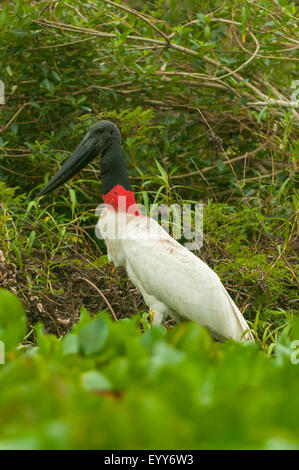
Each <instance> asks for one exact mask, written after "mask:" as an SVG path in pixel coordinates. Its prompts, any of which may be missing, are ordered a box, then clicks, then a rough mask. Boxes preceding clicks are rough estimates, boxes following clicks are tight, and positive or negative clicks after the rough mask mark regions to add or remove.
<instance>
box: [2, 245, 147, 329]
mask: <svg viewBox="0 0 299 470" xmlns="http://www.w3.org/2000/svg"><path fill="white" fill-rule="evenodd" d="M71 256H72V253H69V257H63V258H62V257H57V258H56V259H54V260H53V259H52V260H51V262H52V263H53V261H54V263H55V264H57V267H55V268H54V269H52V270H51V276H48V282H43V283H39V282H38V279H39V276H40V274H42V273H43V271H44V270H45V268H44V263H42V262H41V261H40V254H39V253H38V252H36V253H34V252H33V253H31V257H30V258H27V259H23V268H22V269H21V268H20V267H18V266H17V265H16V264H15V263H7V262H6V260H5V259H4V256H3V253H2V252H1V250H0V287H3V288H7V289H9V290H10V291H11V292H13V293H15V294H17V295H18V297H19V298H20V299H21V300H22V302H23V304H24V307H25V309H26V315H27V321H28V324H29V327H33V325H34V324H35V323H36V322H38V321H42V323H43V324H44V326H45V330H46V332H47V333H54V334H55V335H58V336H61V335H63V334H65V333H67V332H68V331H69V330H70V329H71V327H72V326H73V324H74V323H76V322H77V321H78V319H79V315H80V309H81V306H82V305H84V306H85V308H86V309H87V311H88V312H89V313H90V314H91V315H92V314H95V313H97V312H99V311H101V310H107V311H108V312H109V311H110V313H111V315H112V316H113V315H115V316H116V317H117V318H123V317H130V316H131V315H134V314H136V313H137V311H139V312H146V311H148V308H147V306H146V304H145V303H144V301H143V298H142V296H141V294H140V293H139V291H138V290H137V289H136V288H135V287H134V286H133V284H132V283H131V282H130V280H129V279H128V277H127V275H126V272H125V270H124V269H123V268H116V269H115V270H112V267H111V265H106V266H104V267H102V268H101V269H98V268H96V267H94V268H93V267H82V266H78V265H76V263H75V262H74V263H73V262H72V258H71ZM66 258H67V264H66V265H64V266H59V265H61V264H63V263H66ZM46 275H47V273H45V276H46ZM99 291H100V292H99Z"/></svg>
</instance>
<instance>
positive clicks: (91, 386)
mask: <svg viewBox="0 0 299 470" xmlns="http://www.w3.org/2000/svg"><path fill="white" fill-rule="evenodd" d="M80 382H81V385H82V387H83V388H84V389H85V390H87V391H88V392H103V391H106V390H111V388H112V387H111V383H110V382H109V380H108V379H107V378H106V377H105V376H104V375H103V374H101V372H99V371H97V370H89V371H87V372H84V373H83V374H81V377H80Z"/></svg>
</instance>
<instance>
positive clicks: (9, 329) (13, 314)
mask: <svg viewBox="0 0 299 470" xmlns="http://www.w3.org/2000/svg"><path fill="white" fill-rule="evenodd" d="M25 333H26V317H25V310H24V307H23V305H22V302H21V301H20V300H19V299H18V298H17V297H16V296H15V295H14V294H12V293H11V292H10V291H8V290H6V289H0V341H2V342H3V343H4V347H5V351H10V350H11V349H14V348H15V347H16V346H17V345H18V344H19V342H20V341H21V340H22V339H23V337H24V335H25Z"/></svg>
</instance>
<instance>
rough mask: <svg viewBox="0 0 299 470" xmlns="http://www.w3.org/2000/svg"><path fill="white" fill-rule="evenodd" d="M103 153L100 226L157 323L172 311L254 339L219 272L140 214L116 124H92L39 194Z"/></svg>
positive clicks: (215, 330) (219, 334) (221, 333)
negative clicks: (102, 202) (111, 234)
mask: <svg viewBox="0 0 299 470" xmlns="http://www.w3.org/2000/svg"><path fill="white" fill-rule="evenodd" d="M97 156H100V157H101V158H100V170H101V182H102V197H103V200H104V204H105V208H104V209H103V211H102V213H101V216H100V218H99V221H98V223H97V230H99V231H100V232H101V233H102V234H103V238H104V240H105V243H106V245H107V252H108V257H109V260H111V261H112V262H113V263H114V264H115V266H123V267H124V268H125V269H126V271H127V274H128V276H129V278H130V279H131V281H132V282H133V284H134V285H135V287H136V288H137V289H138V290H139V291H140V292H141V294H142V296H143V298H144V300H145V303H146V304H147V305H148V307H149V309H150V312H151V315H152V323H153V324H160V323H161V322H162V321H163V319H165V318H166V317H167V316H168V315H169V316H171V317H172V318H173V319H174V320H175V321H177V322H178V321H184V320H192V321H195V322H198V323H200V324H202V325H204V326H205V327H206V328H207V329H208V330H209V331H210V332H211V333H212V334H213V335H214V336H215V337H216V338H221V339H226V338H232V339H234V340H237V341H247V340H253V335H252V333H251V332H250V329H249V327H248V325H247V323H246V321H245V319H244V317H243V315H242V314H241V312H240V310H239V309H238V308H237V306H236V305H235V303H234V301H233V300H232V298H231V297H230V295H229V294H228V292H227V291H226V289H225V288H224V286H223V284H222V282H221V281H220V279H219V277H218V275H217V274H216V273H215V272H214V271H213V270H212V269H211V268H210V267H209V266H208V265H207V264H206V263H205V262H204V261H202V260H201V259H200V258H199V257H197V256H196V255H195V254H194V253H192V252H191V251H189V250H188V249H187V248H186V247H184V246H183V245H181V244H180V243H179V242H177V241H176V240H174V239H173V238H172V237H171V236H170V235H169V234H168V233H167V232H166V231H165V230H164V229H163V228H162V227H161V226H160V225H159V224H158V223H157V222H156V221H155V220H154V219H152V218H150V217H146V216H142V215H141V214H140V213H139V211H138V208H137V204H136V200H135V196H134V193H133V191H132V187H131V184H130V179H129V176H128V173H127V170H126V166H125V162H124V158H123V153H122V146H121V134H120V131H119V129H118V127H117V126H116V125H115V124H113V123H112V122H110V121H106V120H103V121H99V122H97V123H95V124H94V125H93V126H91V127H90V129H89V130H88V132H87V134H86V135H85V137H84V138H83V140H82V141H81V142H80V143H79V145H78V146H77V148H76V149H75V151H74V153H73V154H72V155H71V156H70V157H69V158H68V159H67V161H66V162H65V163H64V164H63V166H62V167H61V169H60V170H59V171H58V172H57V173H56V175H55V176H54V177H53V178H52V179H51V180H50V182H49V183H48V184H47V185H46V186H45V188H44V189H43V190H42V191H41V192H40V193H39V194H38V196H43V195H44V194H47V193H49V192H51V191H53V190H54V189H56V188H58V187H59V186H60V185H62V184H64V183H65V182H66V181H68V180H69V179H70V178H71V177H72V176H74V175H75V174H76V173H78V172H79V171H80V170H82V168H84V167H86V166H87V164H88V163H89V162H90V161H91V160H92V159H94V158H95V157H97ZM120 198H121V200H122V209H120V204H119V201H120ZM115 225H117V236H115V235H113V236H110V235H109V233H110V232H111V233H113V234H115ZM110 229H112V230H110ZM148 234H150V235H148Z"/></svg>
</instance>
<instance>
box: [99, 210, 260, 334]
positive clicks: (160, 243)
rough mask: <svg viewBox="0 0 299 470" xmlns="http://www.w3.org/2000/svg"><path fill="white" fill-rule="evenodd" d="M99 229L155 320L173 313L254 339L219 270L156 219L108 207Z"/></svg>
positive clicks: (112, 257)
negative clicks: (217, 272)
mask: <svg viewBox="0 0 299 470" xmlns="http://www.w3.org/2000/svg"><path fill="white" fill-rule="evenodd" d="M96 230H97V232H98V231H99V232H100V234H101V237H102V238H103V239H104V240H105V242H106V245H107V251H108V257H109V260H111V261H113V263H114V264H115V265H116V266H123V267H124V268H125V269H126V271H127V274H128V276H129V278H130V279H131V281H132V282H133V284H134V285H135V286H136V287H137V289H138V290H139V291H140V292H141V294H142V295H143V298H144V300H145V302H146V304H147V305H148V307H149V308H150V310H151V311H152V312H154V316H153V323H154V324H159V323H161V321H162V320H163V319H164V318H166V316H168V315H170V316H171V317H172V318H174V319H175V320H176V321H181V320H193V321H195V322H198V323H201V324H202V325H204V326H206V327H207V328H208V329H209V330H210V331H211V332H212V334H213V335H215V336H216V337H220V338H233V339H235V340H237V341H243V340H253V336H252V333H251V332H250V331H248V330H249V327H248V325H247V323H246V321H245V319H244V317H243V315H242V314H241V312H240V310H239V309H238V308H237V306H236V305H235V303H234V302H233V300H232V299H231V297H230V296H229V294H228V292H227V291H226V289H225V288H224V286H223V284H222V283H221V281H220V279H219V277H218V275H217V274H216V273H215V272H214V271H213V270H212V269H210V268H209V266H208V265H207V264H206V263H204V262H203V261H202V260H201V259H200V258H198V257H197V256H195V255H194V254H193V253H192V252H191V251H189V250H188V249H187V248H185V247H184V246H182V245H181V244H180V243H178V242H177V241H176V240H174V239H173V238H172V237H171V236H170V235H169V234H168V233H167V232H166V231H165V230H164V229H163V228H162V227H161V226H160V225H159V224H158V223H157V222H156V221H155V220H153V219H151V218H149V217H142V216H141V217H136V216H135V215H131V214H128V213H125V212H116V211H114V210H113V209H112V208H107V207H106V208H104V209H103V210H102V212H101V216H100V218H99V221H98V224H97V229H96ZM99 232H98V234H99Z"/></svg>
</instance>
